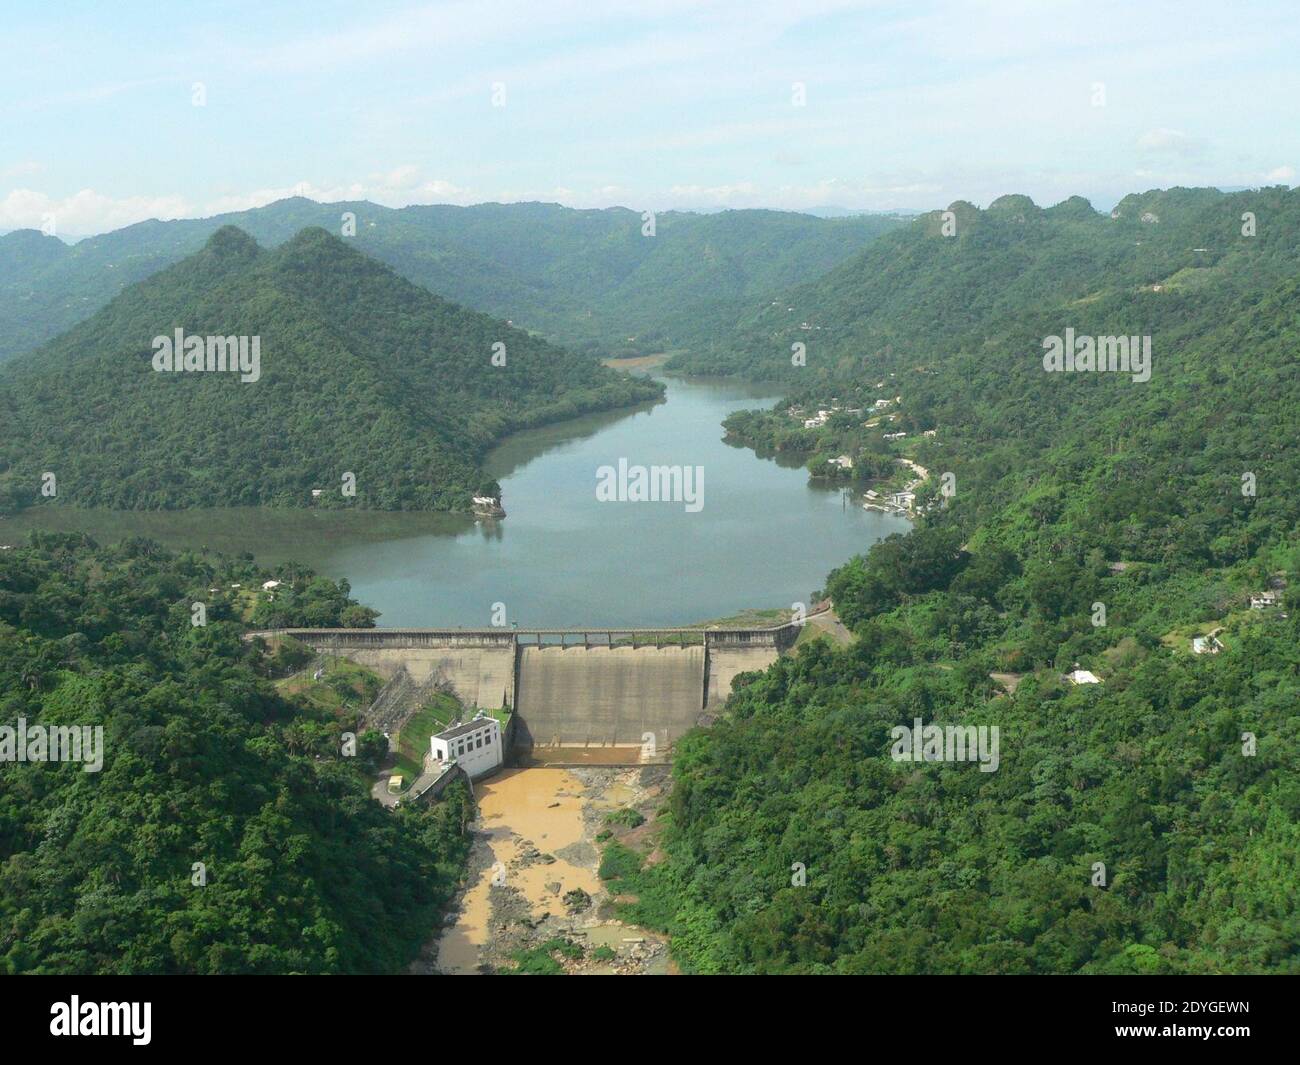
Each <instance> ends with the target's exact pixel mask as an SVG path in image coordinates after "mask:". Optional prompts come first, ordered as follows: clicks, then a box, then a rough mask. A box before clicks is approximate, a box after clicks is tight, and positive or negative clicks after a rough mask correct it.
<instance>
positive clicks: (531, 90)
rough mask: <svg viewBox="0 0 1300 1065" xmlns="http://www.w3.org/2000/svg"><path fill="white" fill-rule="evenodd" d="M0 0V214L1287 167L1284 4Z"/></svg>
mask: <svg viewBox="0 0 1300 1065" xmlns="http://www.w3.org/2000/svg"><path fill="white" fill-rule="evenodd" d="M3 14H4V20H3V25H4V35H5V43H6V61H5V64H4V65H3V67H0V231H4V230H8V229H14V228H19V227H23V226H39V225H40V224H41V221H42V219H43V217H44V216H46V215H49V214H53V215H54V216H55V218H56V220H57V224H58V231H59V232H60V234H61V235H72V234H87V233H95V232H102V231H104V230H107V229H113V228H117V227H119V226H122V225H126V224H129V223H131V222H135V221H138V220H140V219H142V218H148V217H162V218H174V217H187V216H201V215H209V214H214V213H218V212H220V211H225V210H238V209H242V208H245V207H250V206H256V205H259V204H262V203H268V202H271V201H272V200H275V199H278V198H280V197H282V196H285V195H290V194H292V193H294V192H295V191H298V192H302V193H305V194H306V195H310V196H312V197H313V198H315V199H320V200H327V201H331V200H338V199H345V198H347V199H354V198H355V199H372V200H375V201H378V202H380V203H385V204H388V205H391V206H402V205H405V204H408V203H435V202H436V203H476V202H481V201H484V200H533V199H540V200H549V201H557V202H560V203H565V204H569V205H572V206H578V207H605V206H610V205H614V204H622V205H626V206H630V207H634V208H637V209H654V210H664V209H668V208H672V207H679V208H716V207H756V206H767V207H779V208H789V209H806V208H811V207H816V206H821V205H837V206H841V207H848V208H863V209H875V210H883V209H892V208H920V209H925V208H931V207H937V206H944V205H947V204H948V203H950V202H951V201H952V200H954V199H958V198H961V199H969V200H972V201H974V202H976V203H979V204H987V203H988V202H989V201H990V200H991V199H993V198H994V197H995V196H998V195H1000V194H1002V193H1006V192H1024V193H1028V194H1029V195H1031V196H1033V197H1034V199H1035V200H1036V201H1038V202H1039V203H1052V202H1056V201H1058V200H1060V199H1063V198H1064V197H1066V196H1068V195H1071V194H1076V193H1077V194H1080V195H1084V196H1087V197H1088V198H1090V199H1091V200H1093V202H1094V203H1095V204H1096V205H1097V206H1099V207H1107V206H1110V205H1111V204H1112V203H1113V202H1114V201H1115V200H1117V199H1118V198H1120V197H1121V196H1123V195H1124V194H1125V193H1127V192H1132V191H1142V190H1145V189H1148V188H1154V187H1166V186H1169V185H1175V184H1187V185H1210V184H1213V185H1222V186H1235V185H1260V184H1288V185H1290V184H1295V183H1296V173H1297V168H1300V147H1297V131H1300V63H1297V62H1296V59H1295V56H1296V54H1297V43H1300V42H1298V38H1300V18H1297V17H1296V9H1295V7H1294V5H1293V4H1291V3H1276V4H1269V3H1249V2H1246V3H1241V2H1234V3H1230V4H1228V3H1224V4H1220V3H1206V2H1202V0H1191V2H1185V3H1144V4H1133V3H1110V2H1107V0H1090V2H1081V3H1074V2H1068V0H1066V2H1061V3H1050V2H1038V3H1033V2H1011V0H992V2H987V3H958V2H925V0H917V2H913V3H872V2H849V0H808V2H798V0H778V2H772V0H743V2H720V3H684V2H675V0H667V2H663V3H655V2H653V0H638V2H626V3H625V2H623V0H604V2H602V0H583V2H570V0H524V2H515V0H470V2H460V0H454V2H448V3H432V4H410V3H382V2H381V3H366V4H355V3H352V4H344V3H335V2H329V0H315V2H312V3H274V2H271V0H263V2H259V3H254V2H237V3H212V4H199V3H190V4H172V5H164V4H157V3H136V2H131V0H123V2H117V3H113V4H104V3H102V2H89V3H77V2H64V3H60V4H57V5H53V4H47V3H25V2H15V0H6V3H5V4H4V8H3ZM196 82H197V83H202V85H203V87H204V89H205V91H206V106H202V107H196V106H194V105H193V103H192V99H193V93H194V85H195V83H196ZM796 83H801V84H802V85H803V86H804V91H805V94H806V103H805V104H804V106H796V100H795V94H796V89H795V85H796ZM494 85H502V86H504V93H505V105H504V106H493V87H494ZM1099 87H1100V92H1101V93H1104V97H1099V95H1098V93H1099ZM1099 99H1103V100H1104V102H1102V103H1101V104H1100V105H1098V103H1097V101H1098V100H1099Z"/></svg>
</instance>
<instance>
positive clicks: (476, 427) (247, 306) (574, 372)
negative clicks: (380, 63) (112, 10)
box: [0, 227, 660, 511]
mask: <svg viewBox="0 0 1300 1065" xmlns="http://www.w3.org/2000/svg"><path fill="white" fill-rule="evenodd" d="M178 328H179V329H183V330H184V334H185V335H186V336H191V337H199V338H203V337H206V336H219V337H225V336H242V337H250V338H251V337H259V338H260V345H261V349H260V352H261V355H260V379H257V380H251V381H242V380H241V379H240V376H239V375H238V374H234V373H231V372H202V373H193V372H191V373H169V372H157V370H156V369H155V366H154V365H153V358H154V348H153V346H152V345H153V339H154V338H155V337H158V336H165V337H170V336H172V335H173V331H174V330H175V329H178ZM495 345H502V347H500V348H497V347H495ZM494 355H501V356H502V357H503V359H504V364H501V362H500V360H498V361H497V362H494V361H493V358H494ZM659 392H660V389H659V386H657V385H656V384H654V383H652V382H650V381H647V380H644V379H634V378H631V377H628V376H626V375H623V374H618V373H615V372H614V371H612V370H608V369H605V368H604V367H601V366H599V365H597V364H596V363H595V361H594V360H592V359H591V358H589V357H587V356H583V355H578V354H574V353H572V352H568V351H564V350H561V349H558V348H554V347H552V346H551V345H549V344H547V343H546V342H544V341H542V340H539V339H537V338H535V337H532V336H529V335H528V334H526V333H523V332H520V331H518V330H515V329H511V328H510V327H508V326H507V325H506V324H505V323H503V322H500V321H498V320H496V319H494V318H490V317H488V316H487V315H483V314H478V313H476V312H473V311H468V310H465V309H464V308H462V307H460V306H458V305H456V304H454V303H449V302H447V301H446V300H443V299H441V298H439V297H437V296H434V295H432V294H431V293H429V292H427V291H425V290H424V289H421V288H419V287H417V286H415V285H413V284H411V283H410V282H408V281H404V280H402V279H401V278H399V277H398V276H397V275H396V274H394V273H393V272H392V271H391V270H390V269H388V268H387V267H385V266H383V265H381V264H379V263H377V262H374V261H373V260H371V259H368V258H367V257H366V256H364V255H362V254H361V253H360V252H358V251H356V250H355V249H354V248H352V247H350V246H348V245H347V244H346V243H344V241H342V240H341V239H339V238H336V237H332V236H330V235H329V234H328V233H326V232H324V231H323V230H320V229H309V230H304V231H303V232H302V233H300V234H299V235H298V236H296V237H294V238H293V239H292V240H290V241H289V242H287V243H285V244H283V245H281V246H280V247H279V248H277V249H275V250H274V251H269V252H268V251H264V250H262V249H261V248H259V247H258V245H257V244H255V243H254V242H253V240H252V239H251V238H250V237H249V236H247V234H245V233H243V232H241V231H240V230H238V229H234V228H231V227H226V228H224V229H221V230H219V231H218V232H217V233H216V234H214V235H213V236H212V238H211V239H210V240H209V241H208V243H207V245H206V246H205V247H204V249H203V250H202V251H200V252H199V253H197V254H196V255H194V256H192V257H191V258H189V259H187V260H185V261H184V262H182V263H179V264H177V265H176V266H173V267H170V268H168V269H166V270H164V271H162V272H161V273H159V274H157V275H155V276H154V277H152V278H150V279H148V280H147V281H143V282H141V283H140V284H138V285H136V286H134V287H133V288H131V289H128V290H127V291H126V292H125V293H123V294H122V295H121V296H119V297H118V298H117V299H115V300H114V301H113V302H112V303H111V304H109V306H107V307H105V308H104V309H103V310H102V311H100V312H99V313H97V314H95V315H94V316H93V317H91V318H90V319H89V320H88V321H86V322H84V323H82V324H81V325H79V326H77V327H75V328H74V329H73V330H71V331H70V332H69V333H67V334H65V335H64V336H63V337H61V338H59V339H58V340H56V341H54V342H52V343H51V344H49V345H47V346H45V347H44V348H41V349H40V350H38V351H36V352H33V353H31V354H29V355H27V356H23V357H21V358H19V359H16V360H14V361H13V362H11V363H10V364H8V365H6V366H5V367H4V368H3V370H0V422H2V423H3V424H4V426H5V430H6V431H5V434H4V437H3V438H0V508H3V507H4V506H6V505H7V506H9V507H21V506H26V505H31V504H33V503H49V502H55V503H65V504H69V505H73V506H79V507H91V506H105V507H117V508H128V509H170V508H176V507H187V506H244V505H270V506H309V505H313V504H314V505H316V506H326V507H329V506H333V507H362V508H376V509H386V510H462V511H464V510H469V509H470V499H471V496H473V495H474V494H476V493H480V492H483V493H489V494H490V493H493V492H495V491H496V485H495V483H494V482H492V481H491V479H490V478H488V477H486V476H485V475H484V474H483V472H482V470H481V469H480V467H479V462H480V460H481V459H482V457H483V455H484V453H485V452H486V451H487V449H488V448H489V447H490V446H491V445H492V443H494V442H495V441H496V440H498V439H500V438H501V437H502V436H503V435H504V434H506V433H508V432H510V431H513V430H515V429H519V428H523V427H526V426H530V425H535V424H540V423H542V422H545V421H550V420H555V419H559V418H564V417H569V416H572V415H575V414H578V413H581V412H584V411H589V410H596V409H601V408H607V407H616V406H623V405H626V404H630V403H635V402H640V401H645V400H649V399H653V398H655V397H656V396H658V395H659ZM46 473H53V474H54V475H55V480H54V482H53V488H54V491H55V493H56V494H54V495H53V496H49V495H44V494H42V489H43V486H44V485H45V484H46V483H48V482H47V481H46V479H45V478H44V474H46ZM347 474H351V475H352V476H353V478H354V481H348V480H347V479H346V478H345V475H347ZM351 488H355V494H347V490H348V489H351ZM313 491H318V492H319V497H318V498H315V499H314V498H313V495H312V493H313Z"/></svg>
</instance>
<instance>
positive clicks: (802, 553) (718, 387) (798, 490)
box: [0, 378, 908, 628]
mask: <svg viewBox="0 0 1300 1065" xmlns="http://www.w3.org/2000/svg"><path fill="white" fill-rule="evenodd" d="M665 384H666V385H667V388H668V394H667V401H666V402H663V403H658V404H655V405H652V406H647V407H643V408H638V409H635V410H633V411H630V412H622V413H616V414H601V415H593V416H589V417H585V418H580V419H575V420H573V421H570V422H565V423H563V424H560V425H555V426H551V427H549V428H546V429H538V430H532V431H529V432H526V433H521V434H519V435H517V436H514V437H512V438H510V439H509V440H508V441H506V442H505V443H504V444H502V446H500V447H499V448H497V449H496V451H494V452H493V453H492V455H491V456H490V457H489V460H488V464H487V465H488V469H489V472H490V473H491V474H492V476H494V477H496V478H497V479H498V480H499V481H500V483H501V488H502V503H503V505H504V506H505V509H506V511H507V512H508V516H507V517H506V518H504V519H502V520H501V521H499V522H495V523H493V522H486V523H478V522H475V521H474V520H473V519H470V518H463V517H452V516H448V515H429V514H384V513H377V512H373V511H356V512H351V513H348V512H340V511H274V510H205V511H188V512H175V513H165V512H164V513H144V512H130V513H122V512H105V511H76V510H72V509H69V508H63V507H49V508H41V509H39V510H36V511H30V512H28V513H27V514H24V515H22V516H21V517H18V518H8V519H2V520H0V542H3V543H14V542H16V541H17V538H18V537H21V536H22V535H24V534H25V530H27V529H30V528H47V529H54V528H61V529H82V530H84V531H86V532H89V533H90V534H91V535H93V536H94V537H95V538H96V539H98V540H100V541H101V542H105V543H107V542H112V541H114V540H116V539H120V538H121V537H123V536H130V535H146V536H152V537H154V538H155V539H157V540H160V541H162V542H163V543H165V544H168V545H171V546H208V547H212V548H214V549H216V550H221V551H226V552H243V551H251V552H252V553H253V554H254V555H256V556H257V557H258V558H259V559H260V560H263V561H265V562H268V563H274V562H276V561H281V560H284V559H288V558H293V559H297V560H298V561H301V562H303V563H306V564H307V565H310V566H311V567H313V568H314V569H316V570H317V571H318V572H320V573H324V574H327V575H329V576H331V577H346V578H347V579H348V580H349V581H350V582H351V584H352V594H353V595H354V596H355V597H356V598H357V599H359V600H360V601H361V602H363V603H365V604H367V605H368V606H371V607H374V608H375V609H377V610H380V611H382V615H381V617H380V619H379V624H381V625H397V626H443V625H450V626H460V625H463V626H465V627H467V628H472V627H486V626H488V625H490V624H492V623H493V622H494V620H496V619H495V618H494V615H493V611H494V606H495V604H498V603H500V604H504V610H505V617H506V621H507V622H508V623H517V624H518V625H519V627H520V628H529V627H533V626H538V627H556V628H561V627H570V626H574V627H577V626H583V625H589V626H591V627H593V628H597V627H616V626H656V625H686V624H691V623H694V622H699V621H705V620H709V619H714V618H723V617H728V616H731V615H733V614H736V613H739V612H741V611H743V610H746V609H749V608H773V607H785V608H788V607H789V606H790V605H791V604H792V603H795V602H804V603H806V602H808V601H809V597H810V595H811V593H812V592H813V591H814V590H815V589H819V588H821V587H822V583H823V581H824V579H825V577H826V574H827V572H828V571H829V570H831V569H832V568H834V567H835V566H837V565H839V564H840V563H841V562H843V561H844V560H845V559H847V558H849V557H850V556H851V555H854V554H857V553H860V552H863V551H865V550H866V549H867V548H868V547H870V546H871V544H873V543H875V542H876V541H877V540H879V539H881V538H882V537H884V536H887V535H888V534H890V533H892V532H903V531H906V529H907V528H908V524H907V522H906V521H905V520H903V519H902V518H898V517H895V516H892V515H886V514H881V513H877V512H872V511H867V510H864V509H863V508H862V507H861V506H860V505H857V504H855V503H854V502H852V501H847V505H846V501H845V500H844V499H843V498H842V494H841V492H840V491H839V490H837V489H827V488H821V487H815V486H812V485H810V484H809V483H808V474H807V471H806V470H804V469H803V468H802V467H798V466H782V465H780V464H778V463H776V462H774V461H771V460H768V459H760V458H757V457H756V456H755V455H754V453H753V452H752V451H750V450H748V449H745V448H738V447H732V446H730V445H728V444H725V443H723V441H722V428H721V423H722V420H723V418H725V417H726V416H727V415H728V414H730V413H731V412H732V411H735V410H740V409H742V408H746V407H758V406H766V405H770V404H771V403H772V402H773V401H774V400H776V399H777V398H778V397H777V396H776V395H775V394H773V393H772V392H770V391H767V390H764V389H763V388H761V387H758V386H752V385H746V384H741V383H737V382H733V381H726V382H711V381H699V380H680V379H676V378H668V379H666V380H665ZM620 459H626V461H627V463H628V464H629V465H633V466H635V465H642V466H653V465H681V466H690V467H696V466H699V467H703V471H704V474H703V496H702V499H703V506H702V507H701V508H700V509H699V510H698V512H695V513H690V512H688V511H687V509H686V506H685V505H684V504H683V503H681V502H676V503H672V502H602V501H600V500H598V499H597V498H596V483H597V470H598V469H599V468H600V467H601V466H606V465H608V466H614V467H617V466H618V463H619V460H620ZM498 616H499V612H498Z"/></svg>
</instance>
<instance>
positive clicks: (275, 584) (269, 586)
mask: <svg viewBox="0 0 1300 1065" xmlns="http://www.w3.org/2000/svg"><path fill="white" fill-rule="evenodd" d="M279 587H280V582H279V581H263V582H262V591H264V592H271V591H274V590H275V589H276V588H279Z"/></svg>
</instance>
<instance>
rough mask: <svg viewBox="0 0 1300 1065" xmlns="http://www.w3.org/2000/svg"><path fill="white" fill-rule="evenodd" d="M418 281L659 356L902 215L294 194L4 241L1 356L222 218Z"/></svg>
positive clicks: (500, 311) (553, 331) (575, 343)
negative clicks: (650, 223) (325, 234)
mask: <svg viewBox="0 0 1300 1065" xmlns="http://www.w3.org/2000/svg"><path fill="white" fill-rule="evenodd" d="M345 212H347V213H350V214H352V215H354V216H355V219H356V234H355V237H349V238H348V239H349V241H350V242H352V243H355V245H356V246H357V247H358V248H359V249H360V250H361V251H363V252H365V253H366V254H367V255H370V256H372V257H373V258H375V259H378V260H379V261H380V262H384V263H387V264H388V265H389V266H391V267H392V268H393V269H394V270H396V271H397V272H398V273H399V274H401V275H402V276H403V277H405V278H406V279H407V280H409V281H412V282H414V283H415V284H417V285H422V286H423V287H425V288H427V289H429V290H430V291H432V292H437V293H439V294H440V295H442V296H445V297H447V298H448V299H452V300H455V301H456V302H457V303H462V304H464V305H466V306H468V307H472V308H474V309H475V310H479V311H486V312H487V313H489V314H493V315H496V316H497V317H500V318H507V319H510V320H512V321H513V322H514V324H515V325H517V326H520V327H521V328H527V329H529V330H532V331H535V332H539V333H542V334H543V335H545V336H546V337H548V338H549V339H552V340H554V341H556V342H558V343H561V344H564V345H566V346H569V347H575V348H579V349H581V350H584V351H591V352H596V353H600V354H603V355H625V354H631V355H636V354H654V353H657V352H660V351H664V350H666V349H670V348H676V347H683V346H685V345H687V344H695V343H700V342H702V341H704V340H705V339H706V338H708V337H710V336H712V335H714V334H716V333H717V332H718V331H719V330H721V329H725V328H728V327H730V326H731V325H732V324H733V323H734V322H735V321H736V319H737V317H738V316H739V315H740V314H742V313H743V312H745V311H748V310H751V309H752V308H753V307H755V306H757V304H758V303H759V302H761V300H762V299H764V298H766V297H767V295H768V294H769V293H770V292H773V291H776V290H778V289H781V288H784V287H786V286H788V285H791V284H794V283H796V282H798V281H799V280H801V279H803V278H809V277H814V276H816V275H818V274H820V273H823V272H824V271H826V270H828V269H830V268H831V267H832V266H834V265H836V264H837V263H840V262H843V261H844V260H845V259H847V258H849V257H850V256H851V255H853V254H855V253H856V252H858V251H859V250H861V248H862V247H863V246H865V245H866V244H867V243H868V242H870V241H871V240H872V239H874V238H875V237H876V236H878V235H879V234H881V233H884V232H888V231H889V230H891V229H893V228H895V227H897V226H898V225H900V224H901V220H900V219H898V218H896V217H893V216H866V217H859V218H842V219H821V218H813V217H811V216H809V215H803V214H791V213H788V212H781V211H725V212H721V213H719V214H707V215H699V214H690V213H681V212H665V213H663V214H661V215H659V216H658V217H657V218H656V219H655V234H654V236H653V237H645V236H642V226H643V223H642V216H641V214H640V213H638V212H635V211H630V210H627V209H625V208H611V209H609V210H603V211H578V210H573V209H570V208H566V207H560V206H559V205H557V204H543V203H515V204H497V203H486V204H478V205H476V206H474V207H452V206H447V205H435V206H417V207H407V208H403V209H401V210H393V209H391V208H387V207H380V206H379V205H378V204H373V203H367V202H358V203H337V204H328V205H327V204H320V203H315V202H313V201H311V200H306V199H301V198H295V199H289V200H281V201H279V202H277V203H273V204H270V205H268V206H266V207H259V208H256V209H255V210H251V211H241V212H238V213H236V214H228V215H221V216H219V217H216V218H207V219H187V220H178V221H173V222H158V221H149V222H142V223H140V224H138V225H133V226H128V227H126V228H125V229H121V230H117V231H116V232H113V233H107V234H104V235H103V236H99V237H92V238H90V239H88V240H83V241H80V242H78V243H77V244H74V245H67V244H64V243H63V241H61V240H59V239H58V238H56V237H47V236H43V235H41V234H40V233H37V232H36V231H35V230H22V231H19V232H16V233H11V234H8V235H5V236H0V362H2V361H4V360H5V359H7V358H9V357H11V356H13V355H16V354H18V353H20V352H23V351H27V350H30V349H32V348H35V347H37V346H38V345H40V344H42V343H44V342H45V341H47V340H50V339H51V338H53V337H54V336H56V335H58V334H59V333H62V332H63V331H64V330H66V329H69V328H71V327H72V326H73V325H75V324H76V323H77V322H79V321H81V320H82V319H84V318H85V317H86V316H87V315H89V314H91V313H93V312H94V311H96V310H98V309H99V308H100V307H102V306H103V305H104V304H105V303H107V302H108V301H109V300H110V299H112V298H113V297H114V296H116V295H117V294H118V293H120V292H121V291H122V290H123V289H124V288H125V287H126V286H128V285H130V284H133V283H134V282H136V281H140V280H143V279H144V278H146V277H148V276H150V275H151V274H154V273H156V272H157V271H159V270H161V269H163V268H164V267H167V266H170V265H172V264H174V263H176V262H178V261H179V260H181V259H183V258H185V257H186V256H188V255H192V254H194V253H195V252H197V251H199V250H200V249H201V248H202V247H203V244H204V242H205V241H206V240H207V239H208V238H209V237H210V236H211V235H212V234H213V233H214V232H216V231H217V230H218V229H220V228H221V227H222V226H223V225H234V226H237V227H239V228H240V229H243V230H244V231H245V232H247V233H249V234H251V235H252V236H253V237H254V239H256V240H257V241H259V242H260V243H262V244H265V245H278V244H281V243H283V242H284V241H287V240H289V239H290V238H291V237H293V236H294V235H295V234H296V233H298V232H299V231H300V230H302V229H305V228H307V227H311V226H320V227H322V228H324V229H326V230H328V231H329V232H331V233H336V234H338V233H342V218H343V215H344V213H345Z"/></svg>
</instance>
